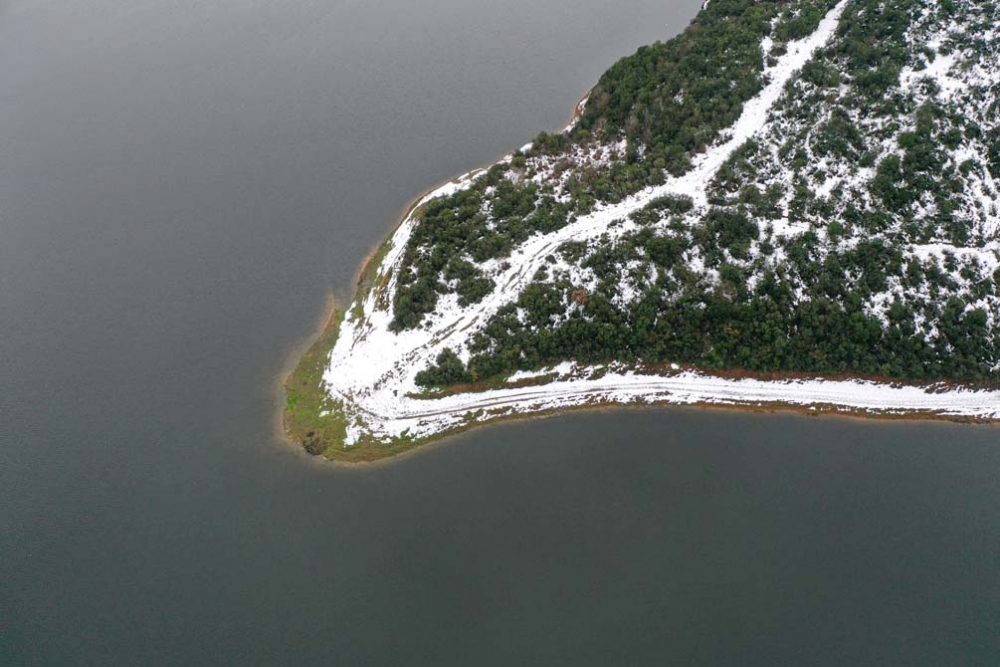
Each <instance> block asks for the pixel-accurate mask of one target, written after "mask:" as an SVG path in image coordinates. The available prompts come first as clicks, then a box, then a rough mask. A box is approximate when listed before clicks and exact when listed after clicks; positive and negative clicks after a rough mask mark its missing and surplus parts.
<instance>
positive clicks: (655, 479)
mask: <svg viewBox="0 0 1000 667" xmlns="http://www.w3.org/2000/svg"><path fill="white" fill-rule="evenodd" d="M699 6H700V2H698V1H692V0H629V1H627V2H617V3H608V2H598V1H596V0H549V1H548V2H544V3H540V2H529V1H528V0H505V1H504V2H495V1H492V2H491V1H489V0H423V1H421V2H412V1H410V2H407V1H404V0H384V1H380V2H359V1H356V0H268V1H266V2H265V1H264V0H217V1H216V2H197V1H195V0H177V1H175V2H163V1H162V0H159V1H157V0H132V1H131V2H127V3H126V2H120V1H118V0H58V1H53V0H11V1H9V2H6V3H4V4H3V6H2V7H0V61H2V62H3V67H2V68H0V146H2V151H3V152H2V157H0V380H2V390H0V664H3V665H17V666H20V665H60V666H65V665H171V666H173V665H230V664H231V665H368V664H371V665H387V664H406V665H512V664H543V665H560V664H565V665H584V664H593V665H618V664H636V665H646V664H683V665H734V664H738V665H762V666H763V665H783V664H795V665H797V664H808V665H831V666H834V665H837V666H839V665H856V664H892V665H897V664H906V665H950V664H963V665H989V664H996V663H997V660H998V657H1000V632H998V617H997V609H1000V512H998V511H997V510H998V508H1000V447H998V444H1000V430H998V429H997V428H996V427H986V426H966V425H957V424H943V423H940V424H939V423H932V422H872V421H861V420H853V419H842V418H825V417H815V418H813V417H808V416H803V415H795V414H751V413H737V412H728V411H721V410H707V411H706V410H696V409H656V410H634V409H616V410H607V411H600V412H578V413H572V414H566V415H561V416H557V417H552V418H547V419H540V420H530V421H523V422H516V423H507V424H503V425H498V426H490V427H486V428H483V429H480V430H474V431H471V432H468V433H466V434H463V435H460V436H457V437H453V438H450V439H447V440H446V441H444V442H443V443H441V444H438V445H433V446H431V447H429V448H427V450H426V451H422V452H418V453H416V454H414V455H412V456H407V457H405V458H402V459H401V460H399V461H394V462H390V463H388V464H385V465H379V466H372V467H367V468H356V469H341V468H335V467H333V466H331V465H329V464H326V463H324V462H322V461H320V460H316V459H312V458H310V457H308V456H306V455H305V454H304V453H302V452H301V451H299V450H297V449H295V448H293V447H291V446H289V445H287V444H286V443H284V442H283V441H282V439H281V438H280V433H279V430H278V428H277V425H276V418H277V415H278V410H279V407H280V395H279V392H278V389H277V387H278V384H279V381H280V377H281V375H282V373H283V371H284V370H285V369H286V368H287V366H288V364H289V363H291V362H294V354H295V352H296V350H301V349H302V347H303V346H304V345H306V344H307V343H308V342H309V339H310V337H311V336H312V335H313V334H314V333H315V332H316V330H317V328H318V326H319V325H320V320H321V314H322V312H323V311H324V309H325V307H326V304H327V300H328V297H329V295H330V294H331V293H334V294H335V295H336V296H337V297H338V298H339V299H340V300H341V301H343V300H344V299H346V297H347V296H348V295H349V294H350V290H351V282H352V280H353V277H354V274H355V272H356V271H357V269H358V266H359V264H360V263H361V261H362V259H363V258H364V256H365V255H366V254H367V253H368V252H369V251H370V250H371V249H372V248H373V247H375V246H376V245H377V244H378V243H379V242H380V241H381V240H382V239H383V238H384V237H385V235H386V234H387V233H388V231H389V229H390V228H391V227H392V225H393V224H394V222H395V220H396V219H397V217H398V215H399V214H400V213H401V211H402V209H403V208H404V207H405V205H406V204H407V202H408V201H409V200H410V199H411V198H412V197H413V196H415V195H416V194H417V193H419V192H421V191H423V190H425V189H427V188H429V187H432V186H433V185H435V184H436V183H438V182H441V181H443V180H446V179H448V178H449V177H451V176H453V175H455V174H458V173H461V172H464V171H466V170H468V169H470V168H472V167H475V166H477V165H480V164H483V163H487V162H489V161H491V160H493V159H495V158H497V157H499V156H500V155H501V154H503V153H504V152H506V151H508V150H510V149H512V148H515V147H517V146H520V145H522V144H524V143H525V142H526V141H528V140H530V139H531V138H532V137H533V136H534V135H535V134H536V133H537V132H538V131H539V130H543V129H544V130H552V129H555V128H558V127H561V126H562V125H564V124H565V122H566V121H567V120H568V118H569V115H570V112H571V111H572V109H573V106H574V104H575V103H576V101H577V99H578V98H579V97H580V96H581V95H582V94H583V93H584V92H585V91H586V90H587V89H588V87H589V86H590V85H592V84H593V83H594V82H595V81H596V80H597V78H598V77H599V76H600V74H601V72H602V71H603V70H604V69H606V68H607V67H608V66H609V65H611V64H612V63H613V62H614V60H615V59H616V58H618V57H620V56H623V55H626V54H628V53H631V52H633V51H634V50H635V49H636V48H637V47H638V46H640V45H642V44H646V43H650V42H652V41H654V40H656V39H666V38H668V37H670V36H671V35H673V34H675V33H676V31H678V30H680V29H682V28H683V26H685V25H686V24H687V23H688V22H689V21H690V19H691V17H692V16H693V15H694V14H695V12H696V11H697V9H698V7H699Z"/></svg>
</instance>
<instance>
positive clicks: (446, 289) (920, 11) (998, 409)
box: [316, 0, 1000, 457]
mask: <svg viewBox="0 0 1000 667" xmlns="http://www.w3.org/2000/svg"><path fill="white" fill-rule="evenodd" d="M998 92H1000V11H998V9H997V6H996V5H995V4H994V3H986V2H972V1H971V0H954V1H949V2H943V3H942V2H932V1H929V0H880V1H878V2H876V1H875V0H842V1H841V2H839V3H834V2H832V1H831V0H791V1H788V2H777V1H775V2H750V1H749V0H712V1H711V2H710V3H708V4H707V6H706V8H705V9H704V10H703V11H702V12H701V13H700V14H699V16H698V17H697V18H696V19H695V21H694V22H693V24H692V25H691V26H690V27H689V28H688V29H687V30H686V31H685V32H684V33H682V34H681V35H679V36H678V37H677V38H675V39H673V40H670V41H669V42H666V43H662V44H659V43H658V44H655V45H652V46H650V47H644V48H643V49H640V50H639V51H638V52H637V53H636V54H635V55H634V56H631V57H629V58H625V59H623V60H622V61H620V62H619V63H616V64H615V65H614V66H613V67H612V68H611V69H609V70H608V72H607V73H605V75H604V76H603V77H602V78H601V80H600V81H599V82H598V84H597V85H596V86H595V88H594V90H593V91H592V92H591V95H590V97H589V99H588V100H587V102H586V104H585V107H584V109H583V111H582V113H581V114H580V116H579V118H578V119H577V121H575V123H574V124H573V125H572V126H571V127H569V128H567V130H566V131H564V132H562V133H559V134H555V135H552V134H547V133H542V134H541V135H539V137H538V138H536V140H535V141H534V142H532V144H529V145H528V146H526V147H524V148H523V149H522V150H520V151H518V152H516V153H514V154H512V155H511V156H508V157H507V158H505V159H504V160H502V161H501V162H500V163H498V164H496V165H494V166H493V167H491V168H490V169H488V170H484V171H477V172H474V173H472V174H468V175H466V176H464V177H463V178H461V179H458V180H457V181H456V182H453V183H451V184H449V185H447V186H445V187H444V188H442V189H440V190H439V191H437V192H434V193H431V195H428V196H427V197H425V198H424V200H422V201H421V202H420V205H419V206H417V207H416V208H415V209H414V210H413V211H411V213H410V214H409V215H408V216H407V218H406V219H405V220H404V221H403V223H402V224H401V225H400V227H399V228H398V229H397V230H396V232H395V233H394V235H393V236H392V238H391V239H390V240H389V241H388V242H387V246H386V248H385V252H384V253H383V255H382V256H381V258H380V260H379V261H378V263H377V269H376V270H375V271H373V277H374V279H373V280H372V281H371V285H370V288H368V289H366V290H364V291H363V293H360V294H358V295H357V297H356V299H357V300H356V302H355V303H354V304H353V305H352V307H351V309H350V310H349V311H348V312H347V313H346V316H345V317H344V319H343V321H342V323H341V324H340V327H339V333H338V338H337V340H336V344H335V346H334V347H333V349H332V351H331V354H330V357H329V361H328V362H327V363H326V367H325V371H324V373H323V381H322V390H323V391H324V393H325V396H326V400H325V401H324V402H323V406H322V415H326V416H331V417H334V416H335V417H336V423H337V424H338V425H339V426H338V428H337V429H332V430H330V431H329V432H330V433H334V435H332V436H328V441H326V442H324V443H323V445H322V446H321V447H317V448H316V449H317V450H322V451H324V453H326V454H327V455H328V456H331V457H337V455H338V452H340V451H346V450H349V449H350V448H352V447H357V446H359V445H364V446H369V447H370V446H375V445H378V444H379V443H389V442H391V443H396V444H397V445H398V444H399V443H400V442H407V443H410V442H412V443H416V442H419V441H420V440H422V439H424V438H427V437H430V436H433V435H435V434H439V433H442V432H445V431H447V430H449V429H454V428H464V427H466V426H468V425H470V424H474V423H479V422H481V421H485V420H489V419H493V418H500V417H504V416H509V415H513V414H524V413H531V412H538V411H544V410H550V409H555V408H562V407H567V406H579V405H587V404H593V403H595V402H622V403H631V402H647V403H650V402H672V403H721V404H727V405H729V404H743V405H761V404H766V405H768V406H771V405H779V404H787V405H798V406H806V407H812V408H817V409H833V410H845V411H850V412H862V413H891V414H900V413H904V414H906V413H908V414H912V413H920V414H925V415H943V416H953V417H973V418H986V419H996V418H1000V391H997V389H996V387H997V380H998V374H1000V359H998V353H1000V328H998V321H997V320H998V314H1000V287H998V285H1000V242H998V238H1000V237H998V233H1000V211H998V208H1000V120H998V117H1000V102H998V99H1000V98H998ZM734 370H735V371H739V372H738V373H736V374H735V375H734V374H733V372H732V371H734ZM747 376H752V377H747ZM322 415H321V416H322ZM393 451H395V449H393Z"/></svg>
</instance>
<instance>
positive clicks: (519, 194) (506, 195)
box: [392, 165, 571, 331]
mask: <svg viewBox="0 0 1000 667" xmlns="http://www.w3.org/2000/svg"><path fill="white" fill-rule="evenodd" d="M507 169H508V167H507V166H506V165H497V166H495V167H493V168H492V169H491V170H490V171H489V172H488V173H487V174H486V175H485V176H484V177H483V178H481V179H479V181H477V182H476V183H475V185H474V186H473V187H471V188H469V189H466V190H461V191H459V192H456V193H454V194H452V195H450V196H447V197H440V198H437V199H434V200H431V201H430V202H428V203H427V204H426V206H425V208H424V209H423V211H421V212H420V213H419V221H418V223H417V225H415V227H414V229H413V232H412V234H411V236H410V239H409V241H408V242H407V246H406V251H405V252H404V255H403V259H402V263H401V265H400V271H399V279H398V287H397V290H396V295H395V301H394V303H393V322H392V328H393V330H396V331H399V330H402V329H410V328H413V327H416V326H418V325H419V324H420V323H421V322H422V321H423V318H424V316H425V315H427V314H428V313H431V312H433V311H434V308H435V307H436V306H437V301H438V297H439V296H440V295H441V294H447V293H452V292H455V293H457V294H458V296H459V303H460V305H462V306H466V305H469V304H471V303H475V302H477V301H479V300H481V299H482V298H483V297H484V296H486V295H487V294H489V293H490V292H491V291H492V289H493V287H494V285H493V281H492V280H491V279H489V278H487V277H486V276H485V275H483V272H482V271H481V270H480V269H479V268H478V267H477V266H475V264H477V263H482V262H485V261H486V260H489V259H494V258H498V257H503V256H506V255H507V254H509V253H510V252H511V250H513V249H514V248H516V247H517V246H518V245H520V244H521V243H524V241H525V240H527V239H528V237H529V236H531V235H532V234H534V233H536V232H541V233H549V232H553V231H556V230H558V229H560V228H561V227H563V226H565V225H566V224H567V222H568V221H569V218H570V214H571V208H570V206H569V205H567V204H562V203H559V202H557V201H555V199H554V198H553V197H551V196H550V195H545V194H542V192H541V190H540V188H539V187H538V186H537V185H534V184H530V183H529V184H515V183H514V182H513V181H511V180H510V179H508V178H505V176H504V174H505V172H506V170H507ZM487 192H489V194H488V195H487Z"/></svg>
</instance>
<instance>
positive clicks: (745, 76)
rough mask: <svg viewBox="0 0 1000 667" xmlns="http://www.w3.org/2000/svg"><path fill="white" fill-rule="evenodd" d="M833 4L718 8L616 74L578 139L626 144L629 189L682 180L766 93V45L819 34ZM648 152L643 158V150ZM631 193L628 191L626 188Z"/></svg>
mask: <svg viewBox="0 0 1000 667" xmlns="http://www.w3.org/2000/svg"><path fill="white" fill-rule="evenodd" d="M833 4H834V2H833V0H802V1H798V2H768V1H763V2H761V1H754V0H718V2H716V1H715V0H713V1H712V2H710V3H709V4H708V6H707V7H706V8H705V9H704V10H703V11H702V12H701V14H699V16H698V18H697V19H695V21H694V22H693V23H692V24H691V26H690V27H689V28H688V29H687V30H685V31H684V32H683V33H681V34H680V35H678V36H677V37H675V38H674V39H672V40H670V41H668V42H658V43H656V44H653V45H652V46H645V47H642V48H640V49H639V50H638V52H637V53H636V54H635V55H633V56H630V57H628V58H623V59H622V60H620V61H618V62H617V63H616V64H615V65H614V66H612V67H611V68H610V69H609V70H608V71H607V72H606V73H605V74H604V75H603V76H602V77H601V79H600V81H599V82H598V84H597V86H596V87H595V88H594V90H593V91H592V93H591V96H590V100H589V101H588V103H587V107H586V109H585V110H584V113H583V115H582V117H581V118H580V122H579V123H578V124H577V127H576V129H575V132H576V135H577V136H578V137H579V136H586V137H590V136H594V137H598V138H604V137H617V136H619V134H620V133H624V134H625V136H626V138H627V139H628V142H629V146H630V147H632V150H631V151H630V155H631V159H630V160H629V162H630V163H631V164H630V166H631V169H629V170H627V173H626V174H624V176H625V177H626V182H627V183H628V187H630V188H632V189H638V187H642V186H644V185H651V184H656V183H659V182H662V178H663V172H664V171H667V172H669V173H671V174H681V173H683V172H685V171H686V170H687V169H688V168H689V166H690V157H691V155H692V154H694V153H698V152H700V151H702V150H704V149H705V148H706V147H707V146H708V145H709V144H711V143H712V142H713V141H715V139H716V138H717V137H718V133H719V131H720V130H722V129H723V128H726V127H728V126H730V125H732V123H733V122H735V120H736V119H737V118H738V117H739V115H740V113H741V112H742V109H743V104H744V103H745V102H746V101H747V100H749V99H750V98H752V97H753V96H754V95H756V94H757V93H758V92H759V91H760V89H761V87H762V85H763V82H762V81H761V73H762V72H763V66H764V57H765V55H766V54H763V53H762V52H761V49H760V44H761V40H762V39H763V38H764V37H765V36H766V35H768V34H769V33H770V32H771V26H772V21H773V20H775V19H778V21H777V23H776V25H775V37H776V39H778V40H789V39H796V38H798V37H801V36H804V35H807V34H809V33H811V32H812V31H814V30H815V29H816V27H817V25H818V23H819V21H820V20H821V19H822V17H823V15H825V13H826V12H827V11H828V10H829V9H830V7H832V6H833ZM639 146H641V147H642V148H643V150H642V151H639V150H638V147H639ZM626 189H628V188H626Z"/></svg>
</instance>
